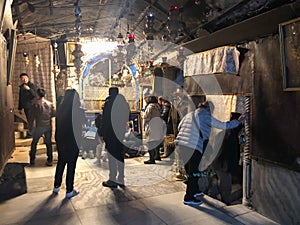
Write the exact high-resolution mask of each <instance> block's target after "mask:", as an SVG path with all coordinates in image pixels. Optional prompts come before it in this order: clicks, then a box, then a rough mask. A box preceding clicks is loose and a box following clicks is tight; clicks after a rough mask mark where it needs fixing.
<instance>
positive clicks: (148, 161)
mask: <svg viewBox="0 0 300 225" xmlns="http://www.w3.org/2000/svg"><path fill="white" fill-rule="evenodd" d="M144 164H155V161H154V160H150V159H149V160H147V161H144Z"/></svg>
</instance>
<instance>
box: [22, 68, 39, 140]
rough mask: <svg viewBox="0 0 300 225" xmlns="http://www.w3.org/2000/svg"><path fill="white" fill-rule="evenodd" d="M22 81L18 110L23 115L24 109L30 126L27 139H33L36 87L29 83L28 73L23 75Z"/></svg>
mask: <svg viewBox="0 0 300 225" xmlns="http://www.w3.org/2000/svg"><path fill="white" fill-rule="evenodd" d="M20 79H21V81H22V84H21V85H20V86H19V88H20V90H19V104H18V110H19V113H20V114H22V109H24V113H25V116H26V119H27V125H28V133H27V137H26V138H31V137H32V128H33V122H34V119H33V115H32V110H31V106H32V103H33V101H34V98H35V96H36V86H35V85H34V84H33V83H32V82H30V81H29V77H28V74H27V73H21V74H20Z"/></svg>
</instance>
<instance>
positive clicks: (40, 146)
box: [36, 144, 56, 155]
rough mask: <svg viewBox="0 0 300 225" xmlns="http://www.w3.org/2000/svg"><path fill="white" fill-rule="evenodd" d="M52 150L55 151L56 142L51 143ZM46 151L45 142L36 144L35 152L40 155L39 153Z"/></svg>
mask: <svg viewBox="0 0 300 225" xmlns="http://www.w3.org/2000/svg"><path fill="white" fill-rule="evenodd" d="M52 151H53V152H55V151H56V144H52ZM46 153H47V148H46V145H45V144H38V145H37V146H36V154H37V155H40V154H46Z"/></svg>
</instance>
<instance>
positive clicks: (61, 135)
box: [53, 89, 86, 199]
mask: <svg viewBox="0 0 300 225" xmlns="http://www.w3.org/2000/svg"><path fill="white" fill-rule="evenodd" d="M85 123H86V119H85V114H84V110H83V109H82V108H80V99H79V95H78V93H77V92H76V90H74V89H71V90H67V91H66V92H65V95H64V97H63V99H62V101H61V103H60V104H59V106H58V109H57V113H56V131H55V140H56V146H57V151H58V162H57V166H56V172H55V181H54V189H53V192H54V193H56V194H57V193H58V192H59V188H60V186H61V183H62V176H63V172H64V169H65V166H66V165H67V176H66V189H67V192H66V198H68V199H69V198H72V197H74V196H76V195H78V194H79V192H78V191H76V190H74V187H73V186H74V175H75V168H76V162H77V158H78V154H79V147H78V146H80V144H81V140H82V128H83V125H84V124H85Z"/></svg>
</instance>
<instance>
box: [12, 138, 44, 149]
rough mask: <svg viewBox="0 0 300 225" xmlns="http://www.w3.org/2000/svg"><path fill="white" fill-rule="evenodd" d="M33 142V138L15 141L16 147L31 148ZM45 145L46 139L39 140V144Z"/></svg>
mask: <svg viewBox="0 0 300 225" xmlns="http://www.w3.org/2000/svg"><path fill="white" fill-rule="evenodd" d="M31 142H32V138H26V139H19V138H16V139H15V144H16V147H24V146H30V145H31ZM43 143H44V139H43V138H42V137H41V138H40V139H39V142H38V144H43Z"/></svg>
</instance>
